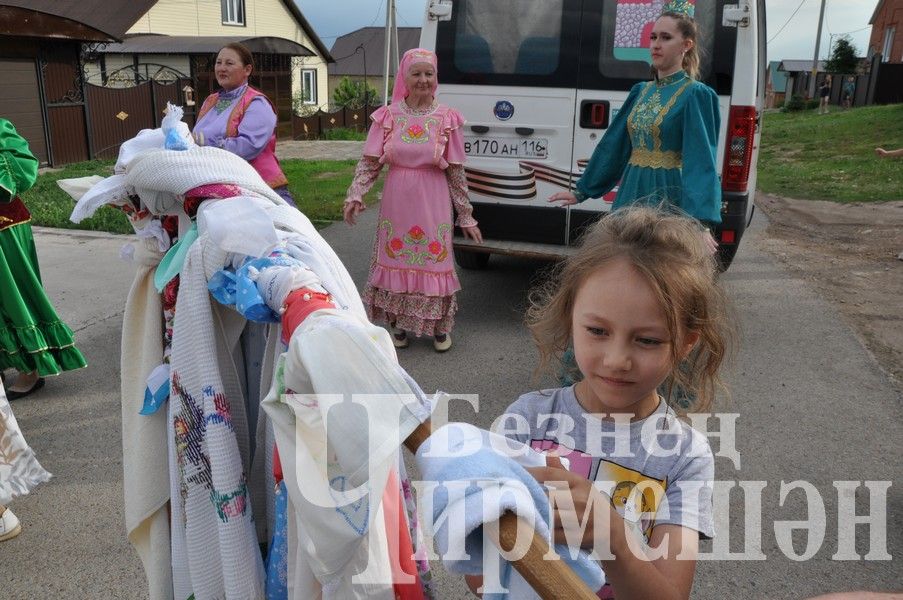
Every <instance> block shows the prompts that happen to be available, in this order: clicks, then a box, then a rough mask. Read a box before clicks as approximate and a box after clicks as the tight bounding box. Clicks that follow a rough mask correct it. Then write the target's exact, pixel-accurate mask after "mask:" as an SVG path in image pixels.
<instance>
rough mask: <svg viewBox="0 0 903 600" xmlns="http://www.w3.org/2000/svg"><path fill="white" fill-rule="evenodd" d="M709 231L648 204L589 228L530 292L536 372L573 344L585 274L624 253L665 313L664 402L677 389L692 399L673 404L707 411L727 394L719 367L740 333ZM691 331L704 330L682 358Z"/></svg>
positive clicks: (529, 320)
mask: <svg viewBox="0 0 903 600" xmlns="http://www.w3.org/2000/svg"><path fill="white" fill-rule="evenodd" d="M704 235H705V230H704V228H703V227H702V225H701V224H700V223H699V222H698V221H696V220H694V219H691V218H689V217H686V216H683V215H678V214H675V213H674V212H673V211H672V212H668V211H666V210H665V209H663V208H653V207H646V206H634V207H628V208H623V209H619V210H616V211H614V212H612V213H611V214H609V215H608V216H605V217H603V218H602V219H601V220H600V221H599V222H598V223H596V224H595V225H593V226H592V227H590V228H589V229H588V230H587V231H586V232H585V234H584V235H583V237H582V239H581V241H580V245H579V249H578V250H577V252H576V254H573V255H572V256H570V257H569V258H567V259H566V260H565V261H564V262H562V263H560V264H559V265H558V266H557V267H556V268H555V270H554V271H553V274H552V276H551V277H549V278H547V279H546V281H545V282H544V283H542V284H540V285H539V286H537V287H535V288H534V289H533V290H531V292H530V295H529V300H530V307H529V308H528V309H527V325H528V326H529V328H530V332H531V333H532V335H533V340H534V342H535V343H536V345H537V347H538V349H539V353H540V363H539V367H538V368H537V371H538V372H539V371H542V370H544V369H545V368H547V367H549V366H550V365H552V364H554V365H557V364H559V361H560V359H561V357H562V355H563V354H564V352H565V350H567V348H568V347H569V346H570V345H571V340H572V337H573V335H572V334H573V332H572V313H573V309H574V299H575V298H576V296H577V292H578V290H579V289H580V287H581V286H582V285H583V282H584V281H585V280H586V278H587V277H589V276H590V275H591V274H592V273H594V272H595V271H596V270H598V269H599V268H601V267H602V266H603V265H605V263H607V262H608V261H610V260H613V259H616V258H625V259H627V260H628V261H630V264H631V265H633V267H634V268H635V269H636V270H637V271H638V272H640V273H641V274H642V275H644V276H645V277H646V279H647V280H648V282H649V284H650V285H651V286H652V289H653V290H654V293H655V295H656V296H657V297H658V300H659V304H660V305H661V307H662V311H663V312H664V313H665V320H666V322H667V326H668V333H669V336H670V339H671V342H672V343H671V346H670V347H671V373H670V375H669V376H668V378H667V379H666V380H665V387H664V390H665V394H666V400H667V401H668V402H669V404H672V405H673V404H674V403H675V401H674V399H673V396H674V391H675V389H676V388H677V387H679V388H680V389H681V390H682V391H683V394H684V395H686V396H689V397H690V398H692V399H693V400H694V401H693V403H692V406H691V407H686V406H676V407H675V408H678V409H685V408H692V409H693V410H694V411H705V410H707V409H708V408H709V407H710V406H711V405H712V402H713V400H714V397H715V392H716V389H719V388H720V389H725V391H726V388H725V387H724V385H723V383H722V381H721V379H720V377H719V375H718V371H719V368H720V367H721V363H722V361H723V360H724V358H725V357H726V356H727V355H728V354H729V353H731V352H732V351H733V346H734V338H735V333H734V329H733V327H732V326H730V325H729V320H728V318H727V311H728V302H727V299H726V296H725V294H724V292H723V290H722V289H721V286H720V285H719V284H718V281H717V274H718V265H717V262H716V259H715V256H714V255H712V253H711V251H710V250H709V249H708V246H707V244H706V242H705V238H704ZM688 332H695V333H698V334H699V341H698V342H697V343H696V345H695V346H694V348H693V350H692V351H691V352H690V354H689V355H688V356H687V357H686V358H682V357H681V356H680V348H681V346H682V344H681V343H680V342H681V340H683V339H684V338H685V336H686V334H687V333H688Z"/></svg>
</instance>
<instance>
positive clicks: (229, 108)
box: [194, 43, 295, 206]
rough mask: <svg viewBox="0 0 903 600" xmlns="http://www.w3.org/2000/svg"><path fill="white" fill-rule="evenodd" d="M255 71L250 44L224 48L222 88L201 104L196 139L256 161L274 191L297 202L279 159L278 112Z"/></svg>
mask: <svg viewBox="0 0 903 600" xmlns="http://www.w3.org/2000/svg"><path fill="white" fill-rule="evenodd" d="M253 69H254V58H253V57H252V56H251V51H250V50H248V48H247V47H245V46H244V45H242V44H239V43H231V44H226V45H225V46H223V48H222V50H220V51H219V53H218V54H217V55H216V68H215V73H216V82H217V83H218V84H219V85H220V87H221V88H222V89H221V90H220V91H219V92H214V93H212V94H210V95H209V96H207V99H206V100H204V104H202V105H201V110H200V111H198V119H197V123H196V124H195V126H194V137H195V139H196V140H197V143H198V144H200V145H201V146H216V147H217V148H223V149H224V150H228V151H229V152H232V153H233V154H237V155H239V156H240V157H242V158H243V159H245V160H246V161H248V162H249V163H251V166H252V167H254V168H255V169H256V170H257V172H258V173H260V176H261V177H262V178H263V180H264V181H266V182H267V185H269V186H270V187H271V188H273V191H275V192H276V193H277V194H279V195H280V196H282V197H283V198H285V200H286V202H288V203H289V204H291V205H292V206H295V200H294V198H292V195H291V193H289V191H288V179H286V178H285V173H283V172H282V169H281V168H280V167H279V161H278V160H277V159H276V111H275V109H274V107H273V103H272V102H270V99H269V98H267V97H266V95H264V94H263V93H262V92H259V91H258V90H255V89H254V88H252V87H251V86H250V85H248V77H250V75H251V71H252V70H253Z"/></svg>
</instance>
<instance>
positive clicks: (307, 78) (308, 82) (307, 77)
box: [301, 69, 317, 104]
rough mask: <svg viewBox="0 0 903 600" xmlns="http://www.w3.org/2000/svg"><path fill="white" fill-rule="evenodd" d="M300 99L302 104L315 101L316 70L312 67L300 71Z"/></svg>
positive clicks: (314, 102)
mask: <svg viewBox="0 0 903 600" xmlns="http://www.w3.org/2000/svg"><path fill="white" fill-rule="evenodd" d="M301 99H302V101H303V102H304V104H316V103H317V72H316V71H315V70H314V69H304V70H302V71H301Z"/></svg>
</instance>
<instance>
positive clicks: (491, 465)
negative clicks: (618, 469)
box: [417, 423, 605, 600]
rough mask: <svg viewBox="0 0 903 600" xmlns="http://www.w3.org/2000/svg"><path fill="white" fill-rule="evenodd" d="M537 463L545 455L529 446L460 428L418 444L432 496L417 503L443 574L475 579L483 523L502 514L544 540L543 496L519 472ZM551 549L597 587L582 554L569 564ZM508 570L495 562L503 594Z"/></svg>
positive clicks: (600, 579) (491, 596)
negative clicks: (427, 516) (427, 513)
mask: <svg viewBox="0 0 903 600" xmlns="http://www.w3.org/2000/svg"><path fill="white" fill-rule="evenodd" d="M544 464H545V457H544V456H543V455H542V454H540V453H538V452H536V451H535V450H533V449H531V448H530V447H529V446H525V445H523V444H520V443H518V442H517V441H514V440H510V439H507V438H504V437H502V436H499V435H497V434H494V433H491V432H489V431H485V430H482V429H478V428H476V427H474V426H472V425H468V424H465V423H450V424H448V425H446V426H445V427H442V428H441V429H439V430H438V431H436V432H435V433H433V435H432V436H430V437H429V438H428V439H427V440H426V441H425V442H424V443H423V444H422V445H421V446H420V448H419V449H418V450H417V465H418V467H419V468H420V472H421V474H422V476H423V480H424V482H428V485H434V484H436V487H435V488H433V489H432V490H431V491H432V496H431V497H428V498H423V497H421V498H420V502H421V503H425V506H426V507H427V510H429V507H430V506H432V514H431V516H432V530H433V532H434V537H435V540H436V546H437V551H438V552H439V554H440V556H441V557H442V559H443V563H444V565H445V567H446V568H447V569H448V570H449V571H451V572H454V573H463V574H472V575H474V574H480V573H483V558H484V557H483V524H484V523H491V522H494V521H497V520H498V519H499V517H501V516H502V515H503V514H504V513H505V512H508V511H511V512H514V513H516V514H517V515H518V516H519V517H520V518H522V519H524V520H525V521H526V522H527V523H531V524H533V526H534V528H535V529H536V531H537V533H539V534H540V535H542V536H543V537H545V538H546V540H549V539H551V535H550V532H549V500H548V497H547V496H546V492H545V490H544V489H543V487H542V486H541V485H540V484H539V483H538V482H537V481H536V480H535V479H534V478H533V477H532V476H531V475H530V474H529V473H528V472H527V471H526V470H525V469H524V467H523V466H521V465H525V466H541V465H544ZM426 490H428V491H430V488H429V487H427V488H426ZM462 520H463V524H462ZM462 548H463V552H462V551H461V550H462ZM555 550H556V552H557V553H558V554H559V555H560V556H561V557H562V558H563V559H564V561H565V562H566V563H567V564H568V565H569V566H570V567H571V568H572V569H573V570H574V571H575V572H576V573H577V575H579V576H580V578H581V579H583V581H585V582H586V584H587V585H588V586H589V587H590V589H592V590H598V589H599V588H601V587H602V584H603V583H604V581H605V576H604V574H603V572H602V568H601V567H600V566H599V564H598V563H597V562H596V561H594V560H593V559H591V558H590V556H589V554H588V553H586V552H584V551H580V552H579V553H578V554H577V556H576V558H572V557H571V553H570V550H569V549H568V547H567V546H565V545H563V544H557V545H555ZM465 555H466V556H465ZM512 571H513V567H512V566H511V564H510V563H508V562H504V561H503V562H502V563H501V565H500V572H499V581H500V582H501V584H502V587H504V588H506V589H508V590H510V586H509V584H510V583H511V581H512V575H513V573H512ZM516 576H517V577H520V576H519V575H516ZM484 579H485V574H484ZM508 597H509V593H508V592H503V593H495V592H494V591H493V590H489V592H488V593H487V591H486V590H485V589H484V593H483V598H484V600H500V599H506V598H508Z"/></svg>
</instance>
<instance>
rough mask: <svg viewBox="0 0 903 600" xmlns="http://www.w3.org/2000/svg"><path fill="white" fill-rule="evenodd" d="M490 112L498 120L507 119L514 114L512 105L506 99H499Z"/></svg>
mask: <svg viewBox="0 0 903 600" xmlns="http://www.w3.org/2000/svg"><path fill="white" fill-rule="evenodd" d="M492 112H493V114H495V118H496V119H498V120H499V121H507V120H508V119H510V118H511V117H513V116H514V105H513V104H511V103H510V102H508V101H507V100H499V101H498V102H496V103H495V108H494V109H493V110H492Z"/></svg>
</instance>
